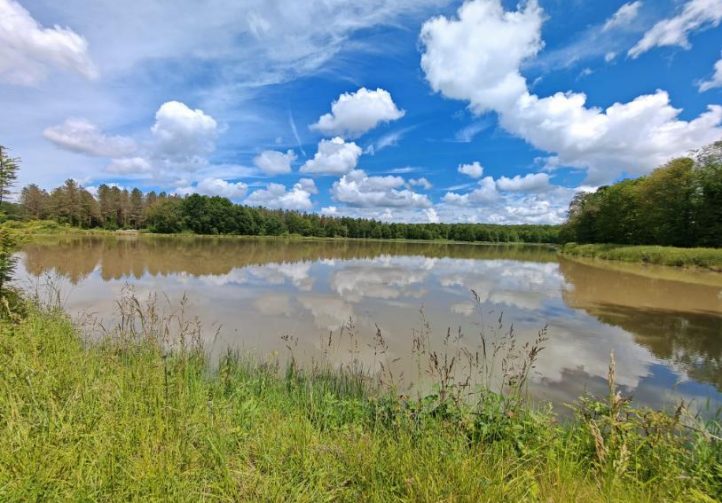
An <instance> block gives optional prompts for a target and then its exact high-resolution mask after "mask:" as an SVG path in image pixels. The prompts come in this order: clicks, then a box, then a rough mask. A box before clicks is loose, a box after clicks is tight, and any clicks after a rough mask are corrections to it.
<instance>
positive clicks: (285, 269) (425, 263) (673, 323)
mask: <svg viewBox="0 0 722 503" xmlns="http://www.w3.org/2000/svg"><path fill="white" fill-rule="evenodd" d="M19 256H20V261H19V267H18V280H17V281H18V282H19V283H21V284H22V285H23V286H25V287H27V288H36V286H37V285H38V284H42V283H44V282H46V281H47V279H48V278H49V277H50V278H54V279H53V281H54V282H55V283H56V284H57V285H59V287H60V291H61V295H62V299H63V303H64V307H65V308H66V309H67V310H68V311H69V312H70V313H72V314H74V315H80V314H81V313H84V314H85V315H88V314H91V315H92V316H93V317H94V318H95V319H96V320H102V321H103V323H104V324H105V325H107V326H110V325H111V324H112V322H113V320H114V317H115V309H116V305H115V301H116V300H117V299H118V298H119V296H120V295H121V294H122V293H123V290H124V288H127V287H128V286H132V288H133V289H134V291H135V293H136V295H137V296H138V297H140V298H144V296H145V295H147V294H148V293H150V292H158V293H159V294H161V295H162V298H163V299H164V300H163V302H170V304H173V303H176V302H178V301H179V299H180V298H181V297H182V296H183V295H184V294H186V295H187V296H188V298H189V308H188V311H189V315H192V316H197V317H198V318H199V319H200V320H201V322H202V323H203V325H204V327H205V328H206V330H205V332H204V333H205V334H206V335H205V337H206V338H207V339H206V340H205V344H206V346H207V347H208V349H209V351H210V352H211V354H212V355H220V354H222V353H224V352H225V351H226V350H227V349H228V348H233V349H238V350H241V351H244V352H251V353H254V354H256V355H258V356H259V358H272V357H273V356H274V355H281V354H283V353H284V352H287V351H288V350H287V346H288V345H289V341H292V344H291V345H292V346H293V351H294V352H295V353H298V355H302V356H299V357H302V358H306V359H308V360H315V361H320V360H322V359H326V360H328V361H329V362H330V363H332V364H341V363H344V361H346V360H348V359H349V358H351V359H354V358H355V359H357V360H359V361H361V362H362V363H363V364H364V365H365V366H367V367H369V368H371V367H374V368H377V369H378V368H380V363H384V364H385V366H384V368H385V369H386V370H387V371H388V372H389V374H390V376H389V377H387V380H388V381H394V382H395V383H396V384H397V385H398V386H399V387H404V386H412V385H414V384H415V381H419V380H423V379H424V378H425V377H426V378H428V375H429V374H428V372H427V368H426V362H420V361H419V358H418V355H416V356H413V355H412V351H411V348H412V339H413V337H414V334H416V335H417V336H418V334H419V333H423V332H424V331H425V329H424V326H425V325H426V324H428V326H429V327H430V331H429V335H428V336H429V340H430V343H431V345H432V346H434V347H435V348H437V349H439V348H441V349H443V348H444V344H443V341H444V338H445V336H446V335H447V333H448V331H447V329H448V328H451V330H452V334H453V337H452V338H453V339H454V341H455V342H454V344H455V346H454V347H457V348H458V347H461V346H464V347H468V348H474V347H476V348H477V349H478V347H479V340H480V336H481V334H484V335H485V338H486V342H487V343H493V342H494V340H495V338H496V340H498V339H499V338H500V337H503V336H504V334H508V331H509V329H510V328H511V327H512V325H513V333H514V337H515V339H516V342H515V344H517V347H519V346H521V345H523V343H525V342H527V341H531V340H533V338H534V337H535V336H536V335H537V333H538V331H539V330H540V329H542V328H543V327H545V326H547V327H548V328H547V330H548V341H547V342H546V343H545V344H544V345H545V348H544V350H543V351H542V353H541V355H540V357H539V359H538V360H537V362H536V367H535V369H534V371H533V373H532V375H531V384H530V392H531V394H532V395H533V396H534V397H535V398H538V399H540V400H543V401H551V402H552V403H553V404H555V405H557V406H558V405H560V404H562V403H566V402H570V401H572V400H574V399H575V398H576V397H578V396H579V395H581V394H583V393H586V392H592V393H597V394H600V395H602V394H604V393H605V390H606V381H605V378H606V375H607V369H608V362H609V354H610V352H611V351H614V353H615V356H616V364H617V382H618V383H619V384H620V386H621V387H622V388H623V391H624V392H626V393H627V394H630V395H632V396H633V397H634V400H635V401H636V402H637V403H639V404H644V405H651V406H655V407H671V406H673V405H674V404H675V403H676V402H677V401H678V400H680V399H684V400H686V401H687V402H690V403H692V404H693V407H695V408H697V409H701V410H705V411H714V410H716V409H717V408H718V407H719V406H720V405H721V404H722V393H721V391H722V274H717V273H702V272H691V271H682V270H675V269H670V268H659V267H658V268H654V267H645V266H641V265H639V266H636V265H629V264H609V263H605V264H602V263H599V262H597V263H595V262H583V261H573V260H567V259H564V258H559V257H558V256H557V254H556V251H555V250H554V249H552V248H547V247H540V246H491V245H466V244H458V245H456V244H433V243H428V244H426V243H398V242H364V241H337V240H328V241H323V240H316V241H302V240H279V239H251V238H249V239H241V238H238V239H236V238H219V239H213V238H194V237H178V238H170V237H122V238H94V237H93V238H89V237H84V238H69V239H58V240H55V239H54V240H51V241H47V242H45V241H39V242H33V243H30V244H27V245H25V246H24V247H23V249H22V251H21V253H20V254H19ZM472 290H473V291H474V292H476V294H477V295H478V299H479V302H478V303H477V302H476V301H475V299H474V297H473V294H472V293H471V291H472ZM166 298H167V299H168V300H165V299H166ZM500 318H501V320H502V321H501V322H499V319H500ZM349 320H352V325H353V332H354V334H353V335H354V337H355V338H356V339H355V342H354V341H352V340H351V339H344V337H347V338H348V337H349V330H348V323H349ZM499 326H503V328H502V329H499ZM342 327H345V328H342ZM379 329H380V330H381V333H382V335H383V338H384V347H383V349H379V346H378V344H375V343H374V336H375V334H376V333H377V331H378V330H379ZM459 333H461V334H462V335H463V337H462V338H461V339H459V340H456V339H457V336H458V334H459ZM329 334H336V335H334V337H338V339H337V340H338V342H337V343H336V344H334V345H333V346H332V347H331V346H329V345H328V339H329ZM339 334H341V335H340V336H339ZM283 336H288V337H285V340H283V339H282V337H283ZM344 340H345V341H346V342H344ZM329 348H331V349H329ZM346 363H347V362H346ZM499 367H500V366H499ZM493 371H494V372H496V373H499V372H501V371H500V368H498V367H494V369H493Z"/></svg>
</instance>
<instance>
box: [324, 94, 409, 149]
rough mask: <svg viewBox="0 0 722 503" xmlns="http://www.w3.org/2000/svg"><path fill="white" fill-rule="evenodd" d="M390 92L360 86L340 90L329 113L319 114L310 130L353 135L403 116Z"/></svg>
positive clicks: (346, 135)
mask: <svg viewBox="0 0 722 503" xmlns="http://www.w3.org/2000/svg"><path fill="white" fill-rule="evenodd" d="M404 114H405V112H404V111H403V110H400V109H399V108H398V107H397V106H396V103H394V100H393V99H392V98H391V94H390V93H389V92H388V91H386V90H385V89H376V90H375V91H373V90H369V89H366V88H365V87H362V88H361V89H359V90H358V91H356V92H355V93H343V94H342V95H341V96H339V97H338V99H337V100H336V101H334V102H333V103H332V104H331V113H327V114H324V115H322V116H321V117H320V118H319V119H318V122H316V123H315V124H312V125H311V129H313V130H316V131H320V132H321V133H323V134H326V135H329V136H335V135H338V136H344V137H349V138H356V137H359V136H361V135H362V134H364V133H366V132H367V131H370V130H371V129H373V128H375V127H376V126H378V125H379V124H380V123H382V122H390V121H394V120H397V119H400V118H401V117H403V116H404Z"/></svg>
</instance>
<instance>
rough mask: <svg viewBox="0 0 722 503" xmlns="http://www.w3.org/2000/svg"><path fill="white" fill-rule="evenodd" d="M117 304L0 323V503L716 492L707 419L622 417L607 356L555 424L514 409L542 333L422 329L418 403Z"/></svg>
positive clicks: (378, 384)
mask: <svg viewBox="0 0 722 503" xmlns="http://www.w3.org/2000/svg"><path fill="white" fill-rule="evenodd" d="M118 309H119V313H120V315H119V321H118V322H117V324H115V325H113V326H112V327H102V326H100V327H98V326H96V327H94V330H93V333H95V334H97V333H98V331H100V333H101V337H99V338H98V337H95V336H93V337H90V336H89V333H90V332H89V330H88V329H87V328H86V329H83V327H79V326H77V324H74V323H73V322H71V321H70V320H69V319H68V317H67V316H66V315H65V314H64V313H63V312H62V311H60V310H58V309H56V308H47V307H46V308H41V307H38V305H37V303H35V304H30V305H29V306H28V308H27V312H26V314H25V316H23V317H20V318H16V319H14V320H4V321H0V500H1V501H133V500H142V501H205V500H208V501H545V502H546V501H640V502H642V501H643V502H658V501H700V502H708V501H715V500H716V499H720V498H722V447H721V445H720V439H719V426H718V425H717V424H716V423H708V424H703V423H701V422H700V421H699V420H695V419H694V418H689V417H687V415H686V412H685V410H684V407H683V406H681V407H680V408H679V409H678V410H677V411H674V412H672V413H671V414H666V413H663V412H659V411H648V410H637V409H634V408H632V407H631V405H630V404H629V402H628V401H627V400H626V399H625V398H624V397H622V396H621V395H620V394H619V393H618V392H617V390H616V386H615V384H614V375H615V369H614V365H613V360H612V364H611V365H610V373H609V374H610V375H609V383H610V385H609V386H610V388H609V396H608V397H606V398H605V399H603V400H601V401H598V400H594V399H591V398H585V399H584V400H582V401H580V402H579V403H578V404H577V405H576V406H575V417H574V419H573V420H569V421H567V422H559V421H558V420H557V419H556V418H555V417H554V416H553V415H551V413H549V412H548V411H544V410H542V411H540V410H535V409H533V408H531V407H530V406H528V405H527V404H526V403H525V401H524V400H523V388H524V381H525V380H526V378H527V376H528V375H529V369H530V368H531V367H533V365H534V361H535V359H536V358H537V357H538V356H539V352H540V351H542V350H543V342H544V338H545V337H546V333H545V332H544V331H542V332H540V335H539V338H538V339H537V340H536V341H533V342H531V343H529V345H528V346H526V347H524V346H523V345H517V344H516V343H514V342H513V341H514V340H515V339H514V333H513V330H511V329H509V330H507V331H505V332H504V333H503V334H502V338H498V339H494V340H487V339H486V338H484V337H482V338H481V339H480V347H481V352H480V354H478V355H477V353H476V352H475V351H471V350H466V353H465V352H464V351H462V350H461V349H460V348H461V346H458V345H456V344H455V338H456V335H455V334H453V333H452V332H447V333H445V334H443V335H442V337H441V338H440V339H441V340H436V339H435V337H434V335H433V334H432V333H431V330H430V327H429V326H428V324H425V326H424V328H422V329H421V330H419V331H417V332H415V335H414V348H415V354H416V356H417V360H418V365H419V368H420V369H422V371H423V372H425V373H427V374H428V375H429V376H430V378H431V379H432V380H433V381H434V382H435V383H436V386H435V392H433V393H431V394H420V395H419V396H416V397H410V396H403V395H400V394H399V393H398V390H397V389H396V387H395V385H394V382H395V379H394V377H393V376H392V375H389V374H388V369H384V368H383V367H381V366H379V368H378V369H377V370H378V372H369V371H364V370H363V369H362V368H361V367H360V364H359V361H358V359H355V360H354V359H353V358H352V359H351V361H350V362H349V363H348V364H346V365H343V366H341V367H331V366H330V365H324V364H322V362H317V363H316V364H314V365H311V366H309V367H303V366H301V365H300V364H299V363H298V362H297V361H296V359H295V358H294V357H293V354H294V353H293V352H294V351H295V344H294V341H293V340H292V339H291V338H290V337H289V338H286V341H285V342H286V344H287V347H288V350H289V353H290V358H289V359H288V361H287V362H286V363H285V364H281V363H280V362H279V360H276V359H273V360H268V361H259V360H257V359H251V358H248V357H245V356H243V355H240V354H238V353H234V352H229V353H228V354H226V355H225V357H224V358H222V359H221V361H220V363H218V364H217V365H211V363H212V362H209V361H208V359H207V357H206V355H205V353H204V351H203V349H202V347H201V345H200V330H201V328H202V327H201V326H200V324H199V323H198V322H197V320H193V319H187V318H186V316H185V312H184V309H183V308H182V306H180V307H178V308H177V309H175V310H173V311H171V312H164V311H162V310H160V309H158V307H157V302H153V301H151V302H149V303H146V302H140V301H138V300H137V299H136V298H135V297H133V296H132V295H131V296H126V297H124V298H123V299H121V300H120V301H119V303H118ZM499 324H500V325H501V324H502V320H501V319H500V320H499ZM344 330H345V336H346V337H351V334H353V332H354V330H355V328H354V327H353V324H352V323H351V324H350V325H347V326H346V327H345V328H344ZM504 337H506V339H504ZM375 340H376V343H375V349H374V351H375V353H374V354H375V355H376V356H378V357H379V361H380V360H381V356H382V354H383V351H385V347H386V345H385V341H384V340H383V333H382V332H381V331H380V330H378V331H377V334H376V337H375ZM329 341H330V342H328V344H329V346H331V345H332V343H333V341H332V340H331V339H329ZM351 347H352V348H353V345H351ZM484 352H486V354H485V353H484ZM493 352H496V353H497V354H498V356H499V357H500V358H499V360H498V361H499V362H500V363H499V366H498V367H496V366H495V367H494V368H492V367H491V366H490V365H486V364H485V363H482V360H483V361H492V360H487V359H484V358H483V357H484V356H487V357H488V356H489V354H491V353H493ZM477 358H478V362H479V363H476V362H477ZM501 362H505V363H503V364H502V363H501ZM459 369H462V370H459ZM469 369H475V370H474V371H473V372H472V371H470V370H469ZM496 373H501V374H502V376H503V378H502V379H501V380H499V381H495V380H494V379H493V374H496ZM471 376H477V377H476V378H474V377H471ZM480 376H481V377H480ZM475 379H476V380H475ZM485 379H486V381H484V380H485ZM485 382H486V383H493V382H497V383H501V384H500V386H501V388H500V389H495V390H493V389H491V386H489V385H488V384H485ZM472 383H473V384H472ZM498 391H501V392H498Z"/></svg>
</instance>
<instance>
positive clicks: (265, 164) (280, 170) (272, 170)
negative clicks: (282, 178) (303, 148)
mask: <svg viewBox="0 0 722 503" xmlns="http://www.w3.org/2000/svg"><path fill="white" fill-rule="evenodd" d="M295 160H296V154H295V153H294V152H293V150H290V149H289V150H288V151H287V152H286V153H285V154H284V153H283V152H278V151H276V150H264V151H263V152H261V153H260V154H258V155H257V156H256V157H255V158H254V159H253V164H255V165H256V167H257V168H258V169H260V170H261V171H263V172H264V173H266V174H267V175H283V174H286V173H290V172H291V165H292V164H293V162H294V161H295Z"/></svg>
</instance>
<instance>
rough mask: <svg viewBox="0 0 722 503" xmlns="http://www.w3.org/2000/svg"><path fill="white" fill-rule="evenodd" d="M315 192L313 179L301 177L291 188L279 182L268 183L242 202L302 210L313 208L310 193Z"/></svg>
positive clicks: (250, 204)
mask: <svg viewBox="0 0 722 503" xmlns="http://www.w3.org/2000/svg"><path fill="white" fill-rule="evenodd" d="M317 192H318V190H317V189H316V184H315V183H314V182H313V180H311V179H310V178H302V179H300V180H299V181H298V183H296V184H294V185H293V187H291V189H286V186H285V185H282V184H280V183H269V184H268V185H266V188H265V189H258V190H256V191H255V192H253V193H252V194H251V195H250V196H248V197H247V198H246V200H245V201H244V203H245V204H247V205H249V206H263V207H265V208H272V209H284V210H298V211H304V210H310V209H311V208H313V202H312V201H311V195H312V194H316V193H317Z"/></svg>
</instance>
